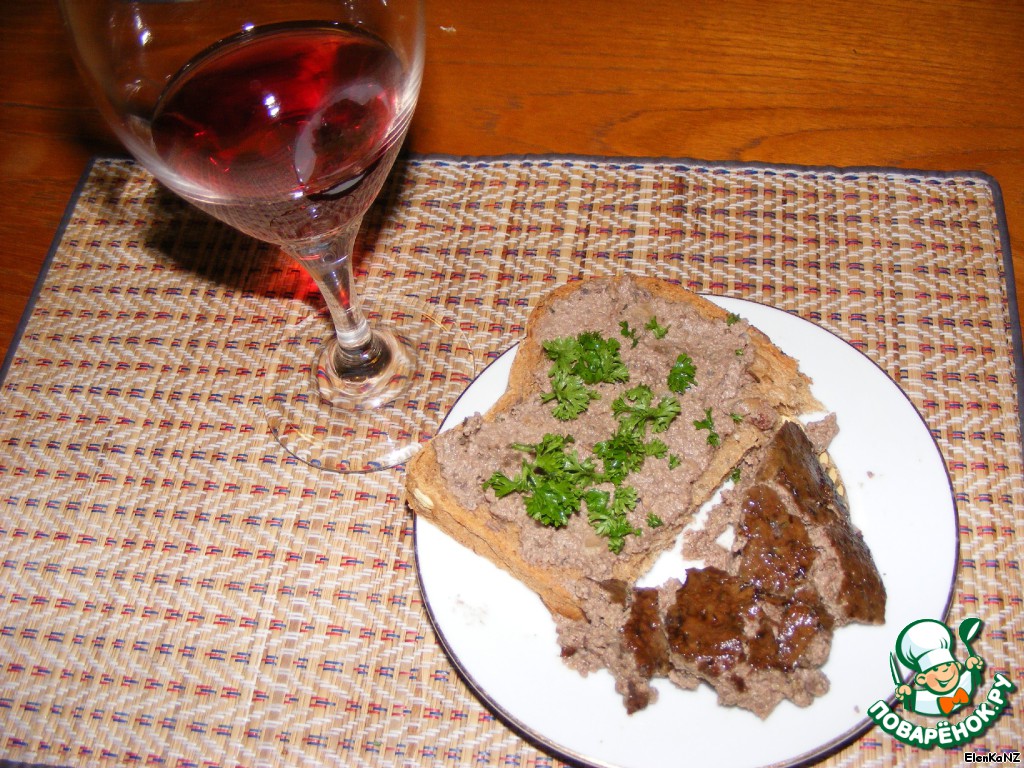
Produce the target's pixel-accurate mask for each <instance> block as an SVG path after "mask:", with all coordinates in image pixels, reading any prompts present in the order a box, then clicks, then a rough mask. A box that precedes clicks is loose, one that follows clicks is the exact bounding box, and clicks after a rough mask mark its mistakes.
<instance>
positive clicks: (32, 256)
mask: <svg viewBox="0 0 1024 768" xmlns="http://www.w3.org/2000/svg"><path fill="white" fill-rule="evenodd" d="M427 16H428V54H427V67H426V76H425V81H424V86H423V91H422V94H421V98H420V106H419V108H418V111H417V115H416V118H415V121H414V124H413V128H412V130H411V133H410V137H409V147H410V148H411V149H412V150H414V151H416V152H441V153H447V154H454V155H487V154H509V153H511V154H521V153H549V152H550V153H573V154H583V155H611V156H670V157H687V158H697V159H702V160H741V161H757V162H770V163H797V164H807V165H839V166H862V165H872V166H876V165H880V166H897V167H903V168H914V169H927V170H977V171H983V172H986V173H988V174H990V175H991V176H992V177H994V178H995V179H996V181H997V182H998V183H999V185H1000V187H1001V189H1002V192H1003V197H1004V202H1005V208H1006V214H1007V219H1008V226H1009V230H1010V242H1011V251H1012V253H1013V254H1015V259H1014V262H1015V270H1014V271H1015V274H1016V276H1017V286H1018V291H1019V290H1020V288H1021V287H1022V286H1024V263H1022V259H1024V240H1022V232H1024V53H1022V51H1024V46H1022V44H1021V41H1024V2H1021V0H1011V1H1010V2H1006V1H1005V0H974V1H973V2H970V3H966V2H965V3H948V2H945V1H944V0H941V1H940V0H931V1H929V0H921V1H920V2H916V3H908V2H871V1H870V0H858V1H855V0H835V1H834V2H831V3H814V2H807V1H803V0H776V2H772V3H763V2H759V1H757V0H735V1H734V2H729V3H717V2H708V1H707V0H690V1H689V2H678V0H647V2H643V3H623V2H611V1H610V0H587V2H583V0H563V1H562V2H559V3H547V2H540V0H522V1H521V2H519V3H505V4H498V3H494V2H491V0H427ZM0 34H2V38H0V72H2V75H0V77H2V80H0V87H2V93H0V206H2V210H0V243H2V247H0V352H4V353H6V350H7V348H8V347H9V345H10V344H11V342H12V340H13V339H14V336H15V332H16V328H17V326H18V323H19V320H20V318H21V316H22V313H23V312H24V311H25V307H26V305H27V302H28V300H29V297H30V295H31V292H32V289H33V285H34V284H35V281H36V279H37V277H38V275H39V271H40V268H41V266H42V264H43V262H44V259H45V258H46V254H47V252H48V250H49V248H50V245H51V242H52V240H53V237H54V235H55V233H56V231H57V228H58V226H59V224H60V221H61V217H62V215H63V213H64V210H65V207H66V205H67V203H68V201H69V199H70V198H71V196H72V194H73V192H74V189H75V185H76V183H77V181H78V180H79V178H80V176H81V173H82V171H83V169H84V168H85V166H86V163H87V162H88V160H89V159H90V158H91V157H92V156H94V155H96V154H112V153H119V152H120V148H119V146H118V145H117V143H116V142H115V141H114V140H113V139H112V137H111V134H110V133H109V131H108V130H107V129H106V128H105V126H104V125H103V123H102V121H101V119H100V118H99V116H98V114H97V112H96V110H95V109H94V108H93V106H92V104H91V102H90V101H89V97H88V94H87V93H86V91H85V89H84V88H83V86H82V85H81V82H80V80H79V78H78V75H77V72H76V70H75V67H74V64H73V62H72V59H71V56H70V53H69V45H68V43H67V40H66V38H65V37H64V32H63V29H62V26H61V22H60V17H59V14H58V12H57V9H56V6H55V4H52V3H49V2H42V1H38V2H36V1H30V2H7V3H0Z"/></svg>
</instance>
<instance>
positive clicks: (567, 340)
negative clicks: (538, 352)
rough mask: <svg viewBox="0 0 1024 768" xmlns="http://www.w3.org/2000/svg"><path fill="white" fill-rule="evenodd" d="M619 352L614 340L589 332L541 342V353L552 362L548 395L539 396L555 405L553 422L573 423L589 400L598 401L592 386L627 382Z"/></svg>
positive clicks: (626, 373) (597, 395)
mask: <svg viewBox="0 0 1024 768" xmlns="http://www.w3.org/2000/svg"><path fill="white" fill-rule="evenodd" d="M619 349H620V345H619V342H618V340H617V339H606V338H604V337H603V336H601V334H599V333H596V332H592V331H588V332H584V333H581V334H579V335H577V336H575V337H572V336H565V337H561V338H557V339H551V340H550V341H546V342H544V352H545V354H546V355H547V356H548V358H549V359H550V360H551V361H552V365H551V368H550V370H549V371H548V378H549V379H550V380H551V391H550V392H546V393H544V394H543V395H541V401H542V402H545V403H550V402H552V401H554V403H555V406H554V408H553V409H552V411H551V413H552V415H554V417H555V418H556V419H558V420H559V421H569V420H570V419H575V418H576V417H578V416H579V415H580V414H582V413H583V412H585V411H586V410H587V408H588V407H590V403H591V401H592V400H598V399H600V397H601V396H600V394H598V392H597V390H596V389H593V385H595V384H602V383H604V384H620V383H623V382H627V381H629V369H627V368H626V364H625V363H623V362H622V357H621V356H620V355H619Z"/></svg>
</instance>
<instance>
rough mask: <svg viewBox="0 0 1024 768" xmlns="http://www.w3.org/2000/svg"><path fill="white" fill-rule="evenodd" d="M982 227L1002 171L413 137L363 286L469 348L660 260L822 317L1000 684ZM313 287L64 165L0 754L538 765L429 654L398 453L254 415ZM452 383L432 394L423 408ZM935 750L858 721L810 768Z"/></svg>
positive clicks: (37, 758) (13, 534)
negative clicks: (591, 152)
mask: <svg viewBox="0 0 1024 768" xmlns="http://www.w3.org/2000/svg"><path fill="white" fill-rule="evenodd" d="M1003 226H1004V225H1003V222H1002V213H1001V205H1000V201H999V198H998V190H997V189H996V188H995V186H994V184H993V183H991V182H990V181H989V180H987V179H985V178H983V177H979V176H976V175H973V174H929V173H908V172H902V171H896V170H886V169H869V170H834V169H809V168H787V167H770V166H741V165H719V164H701V163H692V162H679V161H668V160H636V161H633V160H617V161H611V160H598V159H587V158H573V157H570V158H553V157H533V158H531V157H527V158H478V159H457V158H444V157H415V156H414V157H410V158H406V159H404V160H403V161H401V163H400V166H399V167H398V168H397V169H396V172H395V174H394V175H393V178H392V180H391V182H390V183H389V185H388V186H387V188H386V190H385V192H384V194H383V195H382V197H381V198H380V200H379V201H378V204H377V205H376V206H375V207H374V208H373V210H372V211H371V213H370V215H369V216H368V217H367V220H366V226H365V229H364V233H363V235H362V237H361V239H360V242H359V258H358V261H357V279H358V281H359V284H360V285H361V286H362V287H363V290H364V291H365V293H366V294H367V295H368V296H370V297H373V296H375V295H389V294H392V295H393V294H396V293H404V294H405V295H408V296H410V297H414V298H415V299H416V300H418V301H422V302H425V303H427V304H429V305H431V306H432V307H436V308H437V309H438V310H440V311H443V312H444V313H447V314H449V315H451V316H452V318H454V321H455V323H456V324H457V327H458V328H459V329H461V330H462V332H463V333H464V334H465V336H466V338H467V339H468V341H469V342H470V344H469V347H470V349H471V350H472V354H473V355H475V357H476V363H477V368H478V369H480V368H482V367H483V366H484V365H486V363H487V362H488V361H489V360H491V359H493V358H495V357H497V356H498V355H499V354H500V353H501V352H503V351H504V350H506V349H507V348H508V347H509V346H511V345H512V344H513V343H514V342H515V341H516V340H517V339H518V338H519V337H520V336H521V334H522V331H523V328H524V322H525V318H526V316H527V314H528V313H529V310H530V308H531V307H532V306H534V305H535V304H536V302H537V301H538V299H539V298H540V297H541V296H543V295H544V294H545V293H546V292H547V291H548V290H550V289H551V288H552V287H554V286H556V285H559V284H561V283H564V282H566V281H568V280H572V279H575V278H578V277H580V276H584V275H613V274H621V273H627V272H630V273H638V274H646V275H656V276H660V277H663V278H667V279H670V280H675V281H678V282H680V283H682V284H683V285H685V286H688V287H690V288H692V289H695V290H698V291H701V292H707V293H716V294H724V295H730V296H736V297H740V298H747V299H753V300H756V301H760V302H763V303H767V304H771V305H773V306H776V307H779V308H782V309H785V310H788V311H791V312H793V313H796V314H799V315H800V316H802V317H804V318H807V319H810V320H813V321H814V322H817V323H819V324H821V325H822V326H824V327H825V328H827V329H829V330H831V331H833V332H835V333H836V334H838V335H839V336H841V337H842V338H844V339H846V340H847V341H849V342H850V343H851V344H853V345H854V346H855V347H857V348H858V349H860V350H862V351H863V352H864V353H865V354H866V355H868V356H869V357H870V358H871V359H873V360H874V361H875V362H876V363H877V364H878V365H879V366H880V367H881V368H882V369H883V370H885V371H886V372H887V373H888V374H889V375H890V376H891V377H892V378H893V379H894V380H895V381H896V382H897V383H898V384H899V385H900V386H901V387H902V388H903V389H904V391H906V393H907V394H908V396H909V397H910V399H911V400H912V402H913V403H914V405H915V406H916V407H917V408H918V410H919V411H920V413H921V414H922V416H923V418H924V419H925V421H926V422H927V424H928V426H929V428H930V429H931V431H932V433H933V435H934V436H935V438H936V440H937V442H938V445H939V447H940V449H941V450H942V453H943V456H944V457H945V460H946V463H947V467H948V469H949V472H950V476H951V478H952V482H953V487H954V492H955V496H956V502H957V507H958V513H959V521H960V533H961V568H960V575H959V579H958V582H957V584H956V588H955V592H954V595H953V603H952V606H951V610H950V621H951V622H952V621H956V620H958V619H960V618H963V617H965V616H969V615H971V616H978V617H980V618H982V619H983V620H984V622H985V625H984V632H983V635H982V637H981V638H979V640H977V641H976V642H975V650H976V651H977V652H978V653H979V654H980V655H982V656H983V658H985V659H986V661H987V662H988V664H989V665H990V667H989V668H990V669H991V670H993V671H999V672H1002V673H1003V674H1005V675H1007V676H1008V677H1010V678H1011V679H1012V680H1014V681H1015V682H1016V683H1018V685H1019V684H1020V682H1021V680H1022V678H1024V604H1022V592H1021V574H1020V557H1021V548H1020V540H1019V538H1018V533H1017V528H1018V527H1019V526H1020V525H1021V522H1022V514H1024V512H1022V510H1024V467H1022V448H1021V446H1022V441H1021V433H1020V419H1019V411H1020V403H1019V399H1018V382H1017V375H1018V370H1017V367H1016V366H1017V364H1018V363H1017V360H1018V356H1019V349H1018V348H1017V346H1016V342H1015V333H1016V324H1015V307H1014V303H1013V297H1012V295H1010V294H1008V288H1007V286H1008V275H1007V273H1006V266H1005V265H1006V263H1007V262H1008V259H1007V254H1006V253H1005V252H1004V249H1005V248H1006V240H1005V236H1004V234H1003ZM1010 290H1012V289H1010ZM318 309H319V301H318V297H317V295H316V292H315V289H314V288H313V287H312V285H311V283H310V282H309V281H308V280H307V279H306V278H305V277H304V275H303V274H302V273H301V272H300V271H299V270H298V269H297V268H296V267H295V266H294V265H293V264H292V263H291V262H289V261H288V260H287V259H285V258H284V257H282V256H281V255H280V254H278V253H277V252H276V251H275V250H274V249H273V248H271V247H269V246H266V245H263V244H260V243H256V242H254V241H252V240H250V239H248V238H246V237H243V236H241V235H239V234H237V233H235V232H234V231H233V230H231V229H229V228H227V227H226V226H224V225H222V224H219V223H217V222H215V221H212V220H211V219H209V218H207V217H206V216H204V215H203V214H201V213H199V212H197V211H195V210H193V209H191V208H190V207H188V206H187V205H185V204H184V203H181V202H180V201H178V200H177V199H175V198H174V197H172V196H171V195H170V194H169V193H167V192H165V191H164V190H162V189H161V188H160V187H159V186H158V185H157V184H156V183H155V182H154V181H153V180H152V178H151V177H150V176H149V175H148V174H147V173H146V172H144V171H143V170H142V169H140V168H139V167H138V166H136V165H134V164H133V163H131V162H129V161H126V160H100V161H97V162H96V163H95V164H94V165H93V166H92V168H91V169H90V171H89V173H88V176H87V178H86V179H85V180H84V182H83V185H82V187H81V190H80V193H79V194H78V196H77V198H76V199H75V201H74V203H73V206H72V208H71V210H70V211H69V215H68V219H67V222H66V226H65V228H64V230H63V231H62V233H61V234H60V236H59V239H58V241H57V242H56V243H55V247H54V252H53V254H52V259H51V262H50V264H49V267H48V271H47V273H46V275H45V279H44V280H43V281H42V283H41V285H40V288H39V292H38V296H37V297H36V299H35V301H34V303H33V306H32V308H31V312H30V316H29V317H28V318H27V320H26V323H25V326H24V330H23V334H22V336H21V338H20V340H19V342H18V343H17V346H16V348H15V349H14V351H13V353H12V354H11V356H10V358H9V360H8V367H7V370H6V375H5V377H4V380H3V382H2V390H0V392H2V394H0V755H2V756H3V757H5V758H7V759H10V760H14V761H20V762H25V763H45V764H51V765H76V766H77V765H96V766H110V765H159V766H176V767H178V766H180V767H182V768H185V767H187V766H224V767H225V768H227V766H286V765H288V766H290V765H367V766H395V765H411V766H419V765H444V766H462V765H472V766H503V767H504V766H517V767H522V768H533V767H537V768H543V767H544V766H554V765H558V764H560V762H559V759H558V758H557V757H556V756H555V755H552V754H549V753H548V752H546V751H545V750H544V749H543V748H541V747H539V746H537V745H534V744H532V743H529V742H527V741H525V740H523V739H522V738H521V737H520V736H518V735H517V734H516V733H515V732H514V731H513V730H510V729H509V728H508V727H506V725H504V724H503V723H502V722H501V721H500V720H499V719H498V718H497V717H496V716H495V715H494V714H493V713H491V712H490V711H489V710H488V709H487V708H486V707H485V706H483V705H482V704H481V703H480V702H479V701H478V700H477V699H476V698H475V697H474V696H473V695H472V693H471V692H470V691H469V689H468V688H467V687H466V686H465V685H464V684H463V682H462V681H461V680H460V679H459V677H458V675H457V674H456V673H455V672H454V670H453V667H452V665H451V664H450V662H449V660H448V659H447V658H446V657H445V655H444V653H443V652H442V650H441V649H440V647H439V645H438V643H437V641H436V639H435V636H434V633H433V630H432V628H431V626H430V623H429V620H428V619H427V616H426V612H425V610H424V606H423V604H422V600H421V597H420V594H419V591H418V587H417V581H416V573H415V568H414V542H413V538H412V521H411V519H410V517H409V513H408V512H407V510H406V509H405V508H404V506H403V504H402V497H401V494H402V480H403V473H402V468H398V469H395V470H390V471H385V472H377V473H371V474H365V475H338V474H334V473H321V472H318V471H316V470H313V469H310V468H308V467H306V466H305V465H303V464H301V463H299V462H297V461H295V460H294V459H292V458H291V457H289V456H288V455H287V454H285V453H284V452H283V451H282V450H281V449H280V448H279V447H278V445H277V443H276V442H275V441H274V440H273V438H272V436H271V435H270V434H269V433H268V431H267V429H266V426H265V423H264V421H263V414H262V410H261V407H260V397H261V389H260V384H261V379H262V374H263V372H264V371H265V370H266V365H267V360H268V358H269V356H270V354H271V353H272V351H273V349H274V345H275V343H276V341H277V340H278V339H279V338H280V337H281V336H283V335H284V334H285V332H286V330H287V329H288V328H289V327H291V326H292V325H294V324H296V323H298V322H299V321H301V320H302V319H303V318H305V317H307V316H309V315H310V314H312V313H314V312H316V311H317V310H318ZM451 399H452V398H451V397H447V398H446V399H442V400H443V401H442V400H438V401H435V402H432V403H431V408H432V409H433V410H434V411H435V412H436V419H437V421H438V423H439V422H440V420H441V418H443V415H444V413H445V412H446V411H447V410H448V409H449V408H450V407H451V404H452V402H451ZM907 546H913V543H912V542H908V543H907ZM866 704H867V703H866ZM1022 735H1024V728H1022V726H1021V723H1020V718H1019V715H1018V713H1017V711H1016V707H1015V706H1011V708H1010V710H1009V711H1007V712H1006V713H1004V715H1003V717H1002V718H1001V719H1000V721H999V722H998V723H997V724H996V725H995V726H994V727H993V728H992V729H991V730H990V731H989V732H988V733H987V734H986V736H985V738H984V740H982V741H980V742H979V743H978V744H977V745H975V747H976V748H979V749H980V748H983V749H986V750H998V749H1020V748H1021V746H1022V741H1024V740H1022ZM962 763H963V753H962V751H957V750H953V751H940V750H934V751H930V752H923V751H922V752H919V751H917V750H914V749H912V748H910V747H904V746H902V745H901V744H899V743H898V742H897V741H895V740H894V739H892V738H891V737H889V736H888V735H886V734H884V733H882V732H881V731H880V730H878V729H873V730H871V731H869V732H868V733H867V734H866V735H865V736H864V737H862V738H861V739H860V740H858V741H857V742H855V743H854V744H851V745H849V746H848V747H847V748H845V749H844V750H842V751H841V752H839V753H838V754H836V755H833V756H831V757H829V758H827V759H826V761H825V762H824V764H825V765H834V766H889V765H897V764H899V765H907V764H915V765H960V764H962ZM681 764H684V763H681Z"/></svg>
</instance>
